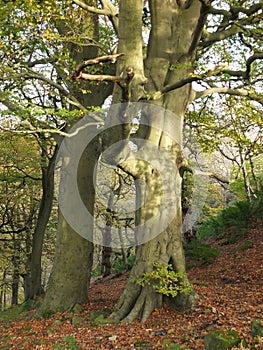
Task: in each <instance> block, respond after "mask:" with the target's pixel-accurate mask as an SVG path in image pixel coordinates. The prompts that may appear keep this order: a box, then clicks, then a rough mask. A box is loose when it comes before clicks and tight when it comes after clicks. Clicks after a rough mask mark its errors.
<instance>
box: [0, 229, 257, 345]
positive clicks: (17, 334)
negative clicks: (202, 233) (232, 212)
mask: <svg viewBox="0 0 263 350" xmlns="http://www.w3.org/2000/svg"><path fill="white" fill-rule="evenodd" d="M258 226H259V225H253V227H252V228H251V229H250V230H249V234H248V237H246V240H249V241H251V242H253V244H251V245H250V247H249V249H247V250H242V249H239V247H242V244H244V243H243V242H242V241H240V242H237V243H235V244H229V245H224V246H220V242H219V241H213V242H211V243H212V244H213V245H214V246H217V247H219V248H220V255H219V257H218V258H217V260H216V261H215V262H214V263H213V264H211V265H208V266H205V267H199V266H196V267H194V268H192V269H190V270H189V272H188V275H189V278H190V280H191V282H192V283H193V286H194V288H195V290H196V292H197V293H198V294H199V296H200V299H199V301H198V303H197V305H196V308H195V309H194V310H193V311H192V312H191V313H178V312H176V311H175V310H173V309H170V308H168V307H167V306H165V305H164V307H162V308H161V309H158V310H155V311H154V312H153V314H152V315H151V316H150V317H149V319H148V320H147V321H146V322H145V323H144V324H140V323H139V322H138V321H135V322H133V323H131V324H127V323H123V324H117V325H116V324H108V323H105V324H104V323H103V324H101V325H95V324H92V323H91V321H90V316H91V313H92V311H93V312H94V311H96V310H97V311H101V310H105V308H107V309H112V308H113V307H114V304H115V302H116V300H117V299H118V297H119V295H120V293H121V291H122V289H123V288H124V286H125V283H126V280H127V277H128V276H127V274H122V275H121V276H118V277H117V278H113V276H109V277H108V278H107V279H105V280H103V281H102V282H100V283H97V282H98V281H97V282H94V283H92V284H91V287H90V292H89V297H90V303H89V305H85V306H84V310H83V311H80V312H77V313H67V314H65V313H63V314H57V315H56V316H55V317H53V318H50V319H42V320H37V319H33V320H25V319H20V320H17V321H15V322H11V323H6V322H1V323H0V332H1V340H0V344H1V346H0V347H1V349H28V350H29V349H40V350H48V349H73V350H74V349H85V350H89V349H92V350H94V349H103V350H107V349H122V350H131V349H169V346H170V345H171V344H181V345H182V347H187V348H191V349H194V350H199V349H203V346H204V341H203V338H204V335H205V334H207V333H209V332H210V331H213V330H215V329H231V330H235V331H237V332H238V333H239V334H240V335H241V336H242V337H244V338H245V339H246V340H247V341H248V342H249V343H251V341H252V338H251V330H250V325H251V321H253V320H254V319H262V314H263V300H262V295H263V278H262V277H263V255H262V251H263V249H262V248H263V229H258Z"/></svg>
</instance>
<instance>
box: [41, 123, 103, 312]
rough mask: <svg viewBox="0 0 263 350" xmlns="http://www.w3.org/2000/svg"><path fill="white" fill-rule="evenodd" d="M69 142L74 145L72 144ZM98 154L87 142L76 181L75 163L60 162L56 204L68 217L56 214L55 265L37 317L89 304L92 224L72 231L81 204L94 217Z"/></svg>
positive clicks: (93, 142)
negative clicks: (75, 197) (77, 200)
mask: <svg viewBox="0 0 263 350" xmlns="http://www.w3.org/2000/svg"><path fill="white" fill-rule="evenodd" d="M92 128H94V126H93V127H91V129H92ZM91 132H92V131H91ZM93 132H94V130H93ZM86 135H87V134H86V133H85V131H84V134H83V131H82V134H81V135H77V136H76V137H80V139H82V140H85V136H86ZM72 142H73V143H74V141H72ZM98 152H99V149H98V142H97V140H96V139H95V140H93V141H92V142H90V144H89V145H88V147H86V149H85V150H84V152H83V153H82V156H81V157H80V160H79V163H78V170H77V179H74V177H72V167H75V160H74V159H72V157H71V158H70V157H68V154H63V156H65V159H62V161H65V165H64V166H62V168H61V177H62V179H61V180H60V182H61V184H60V192H61V193H62V197H61V199H60V200H59V202H60V204H62V202H61V201H66V203H65V202H64V203H63V205H67V206H68V208H69V210H70V214H69V212H68V211H66V212H65V213H66V214H67V217H64V216H63V215H64V213H62V212H63V207H62V212H60V213H59V223H58V228H57V241H56V251H55V261H54V265H53V269H52V273H51V276H50V279H49V282H48V288H47V293H46V296H45V299H44V303H43V305H42V306H41V308H40V314H42V315H48V314H50V313H51V312H55V311H65V310H69V309H71V308H72V307H74V305H76V304H84V303H87V301H88V292H87V290H88V287H89V278H90V273H91V268H92V255H93V243H92V242H91V240H92V231H93V221H92V220H88V221H87V222H86V223H85V224H84V223H83V227H82V228H81V230H78V228H76V227H72V226H73V225H74V223H73V224H72V222H74V220H75V218H76V221H75V222H78V216H79V214H80V211H81V210H83V207H82V206H81V203H82V202H83V204H84V207H85V208H86V210H87V214H88V212H89V214H90V217H93V208H94V197H95V189H94V185H93V176H94V169H95V166H96V163H97V159H98V154H99V153H98ZM73 153H74V152H73ZM76 156H78V154H76ZM75 180H76V181H77V186H78V191H79V194H80V197H81V200H82V202H80V203H78V205H77V204H76V203H75V202H74V201H73V195H72V191H74V189H73V188H70V187H69V185H70V184H71V183H72V181H75ZM80 221H81V220H80ZM70 224H71V225H72V226H70ZM81 224H82V223H80V225H81Z"/></svg>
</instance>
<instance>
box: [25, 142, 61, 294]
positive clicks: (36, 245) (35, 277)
mask: <svg viewBox="0 0 263 350" xmlns="http://www.w3.org/2000/svg"><path fill="white" fill-rule="evenodd" d="M57 150H58V148H57V147H56V148H55V151H54V154H53V156H52V158H50V159H48V160H47V155H46V150H45V149H43V154H42V160H43V163H42V164H41V170H42V191H43V193H42V197H41V201H40V208H39V212H38V218H37V224H36V227H35V230H34V234H33V241H32V253H31V257H30V278H29V288H28V290H27V293H26V300H27V299H35V298H36V297H37V296H39V295H40V294H42V293H43V288H42V284H41V273H42V269H41V258H42V248H43V241H44V236H45V232H46V228H47V224H48V220H49V218H50V213H51V210H52V203H53V197H54V169H55V163H56V155H57ZM47 162H48V164H47ZM27 283H28V282H27Z"/></svg>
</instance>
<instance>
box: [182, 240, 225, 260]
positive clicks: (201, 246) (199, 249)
mask: <svg viewBox="0 0 263 350" xmlns="http://www.w3.org/2000/svg"><path fill="white" fill-rule="evenodd" d="M218 254H219V250H218V249H216V248H212V247H210V245H209V244H206V243H202V242H201V241H200V240H198V239H192V240H191V241H190V242H189V243H188V244H187V245H186V246H185V255H186V256H187V257H189V258H191V259H194V260H197V261H198V262H200V264H201V265H206V264H210V263H211V262H213V261H214V260H215V259H216V258H217V257H218Z"/></svg>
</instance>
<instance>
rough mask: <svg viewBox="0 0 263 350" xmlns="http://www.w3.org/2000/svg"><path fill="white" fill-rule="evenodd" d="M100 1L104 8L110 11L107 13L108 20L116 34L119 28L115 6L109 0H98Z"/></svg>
mask: <svg viewBox="0 0 263 350" xmlns="http://www.w3.org/2000/svg"><path fill="white" fill-rule="evenodd" d="M100 2H101V4H102V6H103V8H104V9H108V10H109V11H110V13H111V14H110V15H108V17H109V20H110V21H111V23H112V25H113V28H114V30H115V32H116V34H118V28H119V17H118V15H119V12H118V10H117V9H116V8H115V6H114V5H113V4H112V3H111V1H110V0H100Z"/></svg>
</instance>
